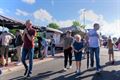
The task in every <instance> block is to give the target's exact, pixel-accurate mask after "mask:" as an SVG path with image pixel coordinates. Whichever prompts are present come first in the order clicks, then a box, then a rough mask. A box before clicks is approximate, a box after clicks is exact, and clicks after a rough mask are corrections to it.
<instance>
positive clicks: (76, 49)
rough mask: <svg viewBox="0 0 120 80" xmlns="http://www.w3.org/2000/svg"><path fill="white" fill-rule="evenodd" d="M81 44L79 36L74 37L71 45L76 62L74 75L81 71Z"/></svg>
mask: <svg viewBox="0 0 120 80" xmlns="http://www.w3.org/2000/svg"><path fill="white" fill-rule="evenodd" d="M83 49H84V48H83V42H82V41H81V36H80V35H79V34H76V35H75V42H74V43H73V50H74V55H75V61H76V73H80V72H81V70H80V68H81V58H82V54H83V52H82V51H83Z"/></svg>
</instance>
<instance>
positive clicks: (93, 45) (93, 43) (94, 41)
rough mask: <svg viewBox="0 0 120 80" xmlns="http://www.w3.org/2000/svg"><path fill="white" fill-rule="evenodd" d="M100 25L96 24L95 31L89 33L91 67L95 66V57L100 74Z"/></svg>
mask: <svg viewBox="0 0 120 80" xmlns="http://www.w3.org/2000/svg"><path fill="white" fill-rule="evenodd" d="M99 28H100V25H99V24H98V23H95V24H94V29H91V30H89V32H88V35H87V36H88V43H89V49H90V59H91V67H93V66H94V55H95V59H96V72H100V71H101V68H100V58H99V57H100V55H99V53H100V47H99V46H100V38H99V35H98V33H97V30H99Z"/></svg>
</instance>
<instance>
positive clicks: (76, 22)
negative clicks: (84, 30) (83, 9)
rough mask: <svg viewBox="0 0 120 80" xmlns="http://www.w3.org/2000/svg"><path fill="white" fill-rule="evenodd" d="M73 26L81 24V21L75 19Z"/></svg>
mask: <svg viewBox="0 0 120 80" xmlns="http://www.w3.org/2000/svg"><path fill="white" fill-rule="evenodd" d="M72 26H81V24H80V22H79V21H73V25H72Z"/></svg>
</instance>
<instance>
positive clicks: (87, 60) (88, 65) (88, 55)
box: [87, 53, 89, 68]
mask: <svg viewBox="0 0 120 80" xmlns="http://www.w3.org/2000/svg"><path fill="white" fill-rule="evenodd" d="M87 68H89V53H87Z"/></svg>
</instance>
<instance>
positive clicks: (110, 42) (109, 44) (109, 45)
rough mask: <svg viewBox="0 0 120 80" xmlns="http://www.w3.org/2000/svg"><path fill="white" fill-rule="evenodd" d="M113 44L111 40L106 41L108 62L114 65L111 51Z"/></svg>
mask: <svg viewBox="0 0 120 80" xmlns="http://www.w3.org/2000/svg"><path fill="white" fill-rule="evenodd" d="M113 45H114V44H113V43H112V40H111V38H109V39H108V54H109V62H110V63H111V64H112V65H113V64H114V51H113Z"/></svg>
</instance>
